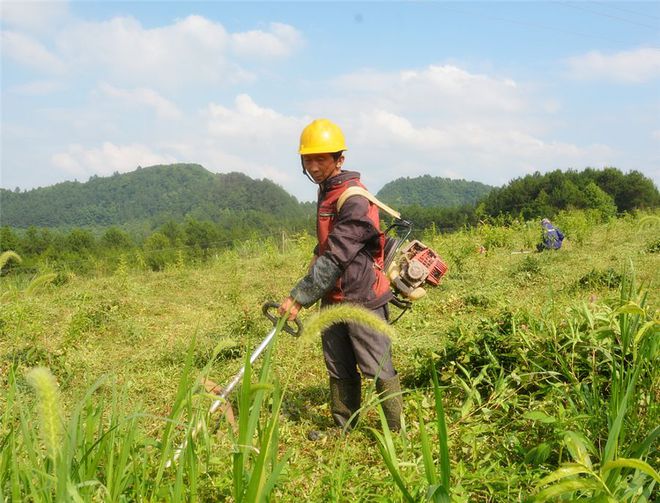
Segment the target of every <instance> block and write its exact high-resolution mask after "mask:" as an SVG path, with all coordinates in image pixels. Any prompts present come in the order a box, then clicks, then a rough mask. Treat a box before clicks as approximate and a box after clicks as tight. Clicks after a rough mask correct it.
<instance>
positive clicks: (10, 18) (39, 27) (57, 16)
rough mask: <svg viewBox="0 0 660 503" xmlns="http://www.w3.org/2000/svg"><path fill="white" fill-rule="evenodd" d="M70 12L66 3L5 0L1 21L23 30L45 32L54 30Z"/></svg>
mask: <svg viewBox="0 0 660 503" xmlns="http://www.w3.org/2000/svg"><path fill="white" fill-rule="evenodd" d="M68 10H69V6H68V2H66V1H58V0H49V1H47V2H43V1H30V0H22V1H18V0H9V1H6V0H3V1H2V5H1V6H0V20H1V21H2V22H3V23H5V24H7V25H9V26H13V27H15V28H19V29H22V30H28V31H32V32H44V31H50V30H52V29H53V27H54V25H55V24H57V22H58V21H59V20H62V19H64V18H65V17H66V15H67V14H68Z"/></svg>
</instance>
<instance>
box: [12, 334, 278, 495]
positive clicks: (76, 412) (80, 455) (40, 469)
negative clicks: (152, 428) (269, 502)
mask: <svg viewBox="0 0 660 503" xmlns="http://www.w3.org/2000/svg"><path fill="white" fill-rule="evenodd" d="M279 328H281V327H279ZM279 328H278V329H279ZM194 345H195V342H194V339H193V341H192V342H191V344H190V346H189V349H188V353H187V356H186V359H185V364H184V368H183V370H182V373H181V377H180V379H179V385H178V390H177V392H176V395H175V397H174V401H173V404H172V408H171V412H170V414H169V416H168V417H166V418H155V417H150V416H147V415H144V414H140V413H132V414H129V415H126V413H125V411H124V410H123V406H124V405H125V404H122V401H121V396H122V394H123V393H122V390H120V389H116V388H114V387H113V388H112V389H113V393H112V395H111V399H110V402H109V403H105V402H104V401H103V400H102V399H100V398H99V397H98V396H97V393H96V392H97V391H98V390H99V388H100V387H101V386H102V385H103V384H104V381H103V380H102V381H98V382H97V383H96V384H95V385H94V386H92V387H91V388H90V389H88V390H87V392H86V394H85V396H84V397H83V398H82V399H81V400H80V401H79V402H78V404H77V405H76V406H75V408H74V409H73V410H72V411H71V412H70V413H69V414H68V419H67V420H65V419H64V416H65V411H63V410H62V408H61V407H62V406H61V400H60V398H59V392H58V386H57V383H56V381H55V378H54V377H53V375H52V373H51V372H50V371H49V370H48V369H45V368H36V369H33V370H31V371H30V372H29V373H28V376H27V379H28V381H29V382H30V384H31V385H32V386H33V388H34V390H35V392H36V403H35V404H34V405H35V406H33V405H32V404H31V401H30V395H28V394H25V393H24V392H22V391H21V386H20V384H19V383H18V380H17V378H16V374H15V371H14V370H13V368H12V369H11V370H10V372H9V376H8V393H7V397H6V409H5V411H4V412H3V414H2V416H0V434H2V437H1V441H0V501H5V500H6V499H10V500H11V501H22V500H26V499H27V500H32V501H58V502H60V501H93V500H101V501H111V502H115V501H117V502H119V501H126V500H134V501H144V500H147V501H195V500H197V499H198V498H199V493H200V487H199V480H200V475H201V474H202V473H205V472H207V471H208V468H209V461H210V454H211V452H213V451H214V450H215V448H214V445H213V443H214V436H213V434H212V432H211V431H210V429H209V427H208V423H207V421H208V418H207V415H206V412H207V409H208V408H207V407H204V405H206V404H205V403H201V402H202V401H200V400H199V399H198V398H199V397H200V396H199V395H195V394H194V393H193V391H194V390H195V384H194V383H195V378H194V377H193V367H192V361H193V355H194ZM272 350H273V345H272V344H271V347H270V348H269V349H268V350H267V352H266V355H265V358H264V361H263V365H262V368H261V371H260V373H259V378H258V380H257V382H256V383H254V384H253V383H252V382H251V380H252V368H251V366H250V361H249V357H248V358H247V359H246V371H245V375H244V378H243V384H242V387H241V391H240V396H239V399H238V403H239V414H240V416H239V418H240V419H239V428H238V433H237V434H236V436H235V438H234V443H233V453H232V451H231V450H230V451H228V452H226V453H225V455H226V460H227V463H228V464H229V460H230V459H233V496H234V500H235V501H237V502H238V501H249V502H253V501H264V500H266V499H267V497H268V495H269V493H270V492H271V491H272V490H273V488H274V487H275V484H276V482H277V480H278V477H279V475H280V473H281V471H282V469H283V468H284V466H285V464H286V457H284V458H282V459H278V456H279V453H278V448H277V447H278V445H279V442H278V423H279V412H280V408H281V404H282V394H281V392H280V388H279V385H278V384H277V383H276V382H275V383H270V380H271V379H272V375H271V374H272V373H271V371H270V367H271V353H272ZM205 371H208V369H206V370H205ZM264 418H265V419H264ZM143 419H149V420H150V421H153V420H154V419H156V420H160V421H162V423H163V424H164V428H163V430H162V433H161V435H160V438H157V437H151V436H149V435H148V434H146V433H145V432H144V428H143V425H142V424H141V421H142V420H143ZM200 421H201V422H202V423H203V425H204V426H203V428H202V429H201V431H197V430H196V429H195V427H196V425H198V424H199V423H200ZM35 424H39V428H37V429H35V428H34V425H35ZM193 431H196V433H197V434H196V435H194V436H193V435H192V432H193ZM231 431H232V430H230V433H231ZM181 432H182V433H181ZM182 438H185V439H186V440H187V442H185V444H184V448H183V451H182V452H181V455H180V458H179V462H178V463H175V464H174V465H173V468H172V469H170V470H168V469H167V466H168V465H169V463H168V461H169V460H170V459H171V457H172V453H173V452H174V448H175V446H177V445H181V444H180V441H181V439H182ZM216 456H217V453H216ZM225 496H226V495H225ZM218 497H219V496H218ZM223 498H224V497H219V499H223Z"/></svg>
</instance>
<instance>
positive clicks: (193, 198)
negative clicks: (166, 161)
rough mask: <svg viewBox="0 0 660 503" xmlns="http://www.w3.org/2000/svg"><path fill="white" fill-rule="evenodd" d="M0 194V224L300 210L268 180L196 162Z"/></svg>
mask: <svg viewBox="0 0 660 503" xmlns="http://www.w3.org/2000/svg"><path fill="white" fill-rule="evenodd" d="M0 198H1V200H2V214H1V215H0V225H8V226H12V227H19V228H20V227H29V226H31V225H34V226H38V227H67V226H76V227H87V226H110V225H124V224H127V223H135V222H149V223H151V224H158V223H161V222H164V221H166V220H168V219H173V220H181V219H182V218H185V217H189V216H190V217H194V218H197V219H200V220H213V221H216V222H217V221H220V220H222V219H223V217H224V216H226V215H227V214H228V212H229V213H234V212H246V213H255V212H256V213H261V214H268V215H271V216H278V217H282V218H290V217H296V216H300V215H301V214H302V213H303V212H304V209H303V206H301V205H300V204H299V203H298V201H297V200H296V199H295V198H294V197H293V196H291V195H290V194H288V193H287V192H286V191H285V190H284V189H282V188H281V187H280V186H278V185H276V184H275V183H273V182H271V181H269V180H266V179H264V180H254V179H252V178H250V177H248V176H246V175H243V174H241V173H226V174H224V173H223V174H215V173H211V172H209V171H207V170H206V169H204V168H203V167H202V166H200V165H198V164H172V165H157V166H151V167H147V168H138V169H137V170H136V171H132V172H130V173H124V174H119V173H116V174H114V175H112V176H109V177H98V176H93V177H91V178H90V179H89V181H87V182H84V183H81V182H64V183H59V184H56V185H53V186H50V187H43V188H38V189H33V190H30V191H26V192H11V191H9V190H3V189H0Z"/></svg>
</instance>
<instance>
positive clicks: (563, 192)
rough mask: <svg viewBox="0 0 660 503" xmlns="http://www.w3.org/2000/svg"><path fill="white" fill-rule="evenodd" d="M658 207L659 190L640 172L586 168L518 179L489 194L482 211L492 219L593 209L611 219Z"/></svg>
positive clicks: (529, 216)
mask: <svg viewBox="0 0 660 503" xmlns="http://www.w3.org/2000/svg"><path fill="white" fill-rule="evenodd" d="M658 206H660V193H658V189H657V188H656V187H655V185H654V184H653V181H652V180H650V179H649V178H646V177H645V176H644V175H643V174H642V173H640V172H639V171H631V172H629V173H626V174H624V173H622V172H621V171H620V170H619V169H616V168H605V169H603V170H596V169H592V168H587V169H585V170H583V171H580V172H578V171H575V170H568V171H561V170H555V171H552V172H549V173H545V174H541V173H538V172H537V173H534V174H533V175H527V176H525V177H522V178H516V179H515V180H512V181H511V182H509V183H508V184H507V185H506V186H504V187H502V188H499V189H495V190H493V191H492V192H490V193H489V194H488V195H487V196H486V198H485V199H484V200H483V207H482V209H483V211H484V212H485V213H486V214H488V215H492V216H496V215H520V216H522V217H523V218H526V219H529V218H536V217H540V216H552V215H554V214H556V213H557V212H559V211H561V210H567V209H594V210H598V211H599V212H600V213H601V214H603V215H604V216H612V215H614V214H615V213H624V212H628V211H631V210H635V209H645V208H657V207H658Z"/></svg>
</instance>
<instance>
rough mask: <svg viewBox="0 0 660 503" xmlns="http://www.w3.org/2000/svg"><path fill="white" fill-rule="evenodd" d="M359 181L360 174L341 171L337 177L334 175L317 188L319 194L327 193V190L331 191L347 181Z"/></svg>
mask: <svg viewBox="0 0 660 503" xmlns="http://www.w3.org/2000/svg"><path fill="white" fill-rule="evenodd" d="M352 179H357V180H359V179H360V173H358V172H357V171H344V170H343V169H342V170H341V172H340V173H339V174H338V175H335V176H333V177H331V178H328V179H327V180H326V181H325V182H323V183H321V184H320V186H319V188H320V190H321V192H327V191H328V190H331V189H333V188H334V187H336V186H337V185H341V184H342V183H344V182H346V181H347V180H352Z"/></svg>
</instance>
